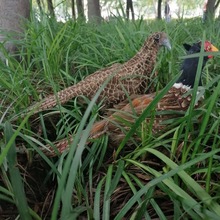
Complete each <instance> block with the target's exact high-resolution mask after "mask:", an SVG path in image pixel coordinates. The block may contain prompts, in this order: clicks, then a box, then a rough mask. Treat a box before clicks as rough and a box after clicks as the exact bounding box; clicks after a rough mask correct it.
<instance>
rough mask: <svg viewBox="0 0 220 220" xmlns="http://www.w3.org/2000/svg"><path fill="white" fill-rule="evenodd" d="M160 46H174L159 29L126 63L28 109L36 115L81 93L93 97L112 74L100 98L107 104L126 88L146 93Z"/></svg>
mask: <svg viewBox="0 0 220 220" xmlns="http://www.w3.org/2000/svg"><path fill="white" fill-rule="evenodd" d="M161 46H167V47H168V48H169V49H170V48H171V47H170V43H169V40H168V37H167V35H166V34H165V33H164V32H156V33H154V34H152V35H151V36H149V37H148V38H147V40H146V41H145V42H144V45H143V46H142V47H141V49H140V50H139V52H138V53H137V54H136V55H135V56H134V57H133V58H131V59H130V60H128V61H127V62H125V63H124V64H113V65H112V66H110V67H107V68H104V69H101V70H98V71H96V72H95V73H93V74H91V75H89V76H87V77H86V78H85V79H84V80H82V81H80V82H79V83H77V84H76V85H73V86H70V87H68V88H66V89H64V90H61V91H59V92H58V93H57V94H55V95H51V96H49V97H46V98H45V99H44V100H42V101H41V102H38V103H36V104H34V105H33V106H31V107H29V109H28V112H30V111H32V110H33V114H36V113H38V112H41V111H45V110H48V109H51V108H53V107H54V106H56V105H57V104H58V103H60V104H64V103H66V102H68V101H69V100H71V99H73V98H74V97H76V96H79V95H83V96H86V97H87V98H89V99H92V98H93V96H94V95H95V94H96V92H97V91H98V89H99V88H100V87H101V86H102V85H103V83H104V82H105V81H106V80H107V79H108V78H109V77H112V78H111V79H110V81H109V83H108V84H107V86H106V87H105V88H104V90H103V91H102V92H101V94H100V96H99V99H98V102H100V101H103V104H104V106H105V107H111V106H112V105H114V104H116V103H119V102H121V101H123V100H124V99H126V94H125V91H127V93H128V94H129V95H131V94H143V93H144V91H145V89H146V88H147V86H148V84H149V82H150V81H151V80H150V79H151V78H152V77H153V76H152V72H153V69H154V67H155V63H156V57H157V53H158V51H159V48H160V47H161Z"/></svg>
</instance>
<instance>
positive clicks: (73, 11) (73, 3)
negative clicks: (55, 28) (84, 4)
mask: <svg viewBox="0 0 220 220" xmlns="http://www.w3.org/2000/svg"><path fill="white" fill-rule="evenodd" d="M71 3H72V18H73V19H74V20H75V19H76V11H75V0H71Z"/></svg>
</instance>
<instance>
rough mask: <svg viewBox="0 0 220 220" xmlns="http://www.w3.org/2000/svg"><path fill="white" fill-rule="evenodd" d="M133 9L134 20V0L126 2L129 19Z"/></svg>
mask: <svg viewBox="0 0 220 220" xmlns="http://www.w3.org/2000/svg"><path fill="white" fill-rule="evenodd" d="M130 10H131V16H132V20H133V21H134V7H133V1H132V0H127V4H126V15H127V19H129V14H130V13H129V11H130Z"/></svg>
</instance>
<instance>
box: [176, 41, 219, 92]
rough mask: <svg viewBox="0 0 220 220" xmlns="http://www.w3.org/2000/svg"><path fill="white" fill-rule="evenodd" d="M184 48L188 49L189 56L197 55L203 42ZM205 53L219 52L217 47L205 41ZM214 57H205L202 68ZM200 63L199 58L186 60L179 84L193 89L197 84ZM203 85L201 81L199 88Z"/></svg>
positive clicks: (187, 45) (185, 45)
mask: <svg viewBox="0 0 220 220" xmlns="http://www.w3.org/2000/svg"><path fill="white" fill-rule="evenodd" d="M183 46H184V48H185V49H186V51H187V54H195V53H199V52H200V51H201V41H200V42H197V43H194V44H193V45H189V44H183ZM204 51H206V52H214V51H218V49H217V48H216V47H215V46H213V45H212V44H211V43H210V42H209V41H205V42H204ZM212 57H213V56H211V55H208V56H205V57H204V59H203V64H202V68H203V67H204V66H205V64H206V62H207V60H208V59H209V58H212ZM198 63H199V57H190V58H186V59H184V60H183V63H182V67H181V70H182V74H181V76H180V78H179V79H178V80H177V83H181V84H182V85H185V86H189V87H191V88H192V87H193V86H194V83H195V78H196V72H197V68H198ZM201 85H202V81H201V79H200V81H199V86H201Z"/></svg>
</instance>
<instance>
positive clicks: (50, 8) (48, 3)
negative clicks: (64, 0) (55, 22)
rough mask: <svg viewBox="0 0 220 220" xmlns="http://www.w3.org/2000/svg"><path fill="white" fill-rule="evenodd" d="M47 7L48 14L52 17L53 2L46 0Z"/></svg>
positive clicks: (53, 15)
mask: <svg viewBox="0 0 220 220" xmlns="http://www.w3.org/2000/svg"><path fill="white" fill-rule="evenodd" d="M47 7H48V11H49V13H50V15H51V16H52V17H55V13H54V7H53V2H52V0H47Z"/></svg>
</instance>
